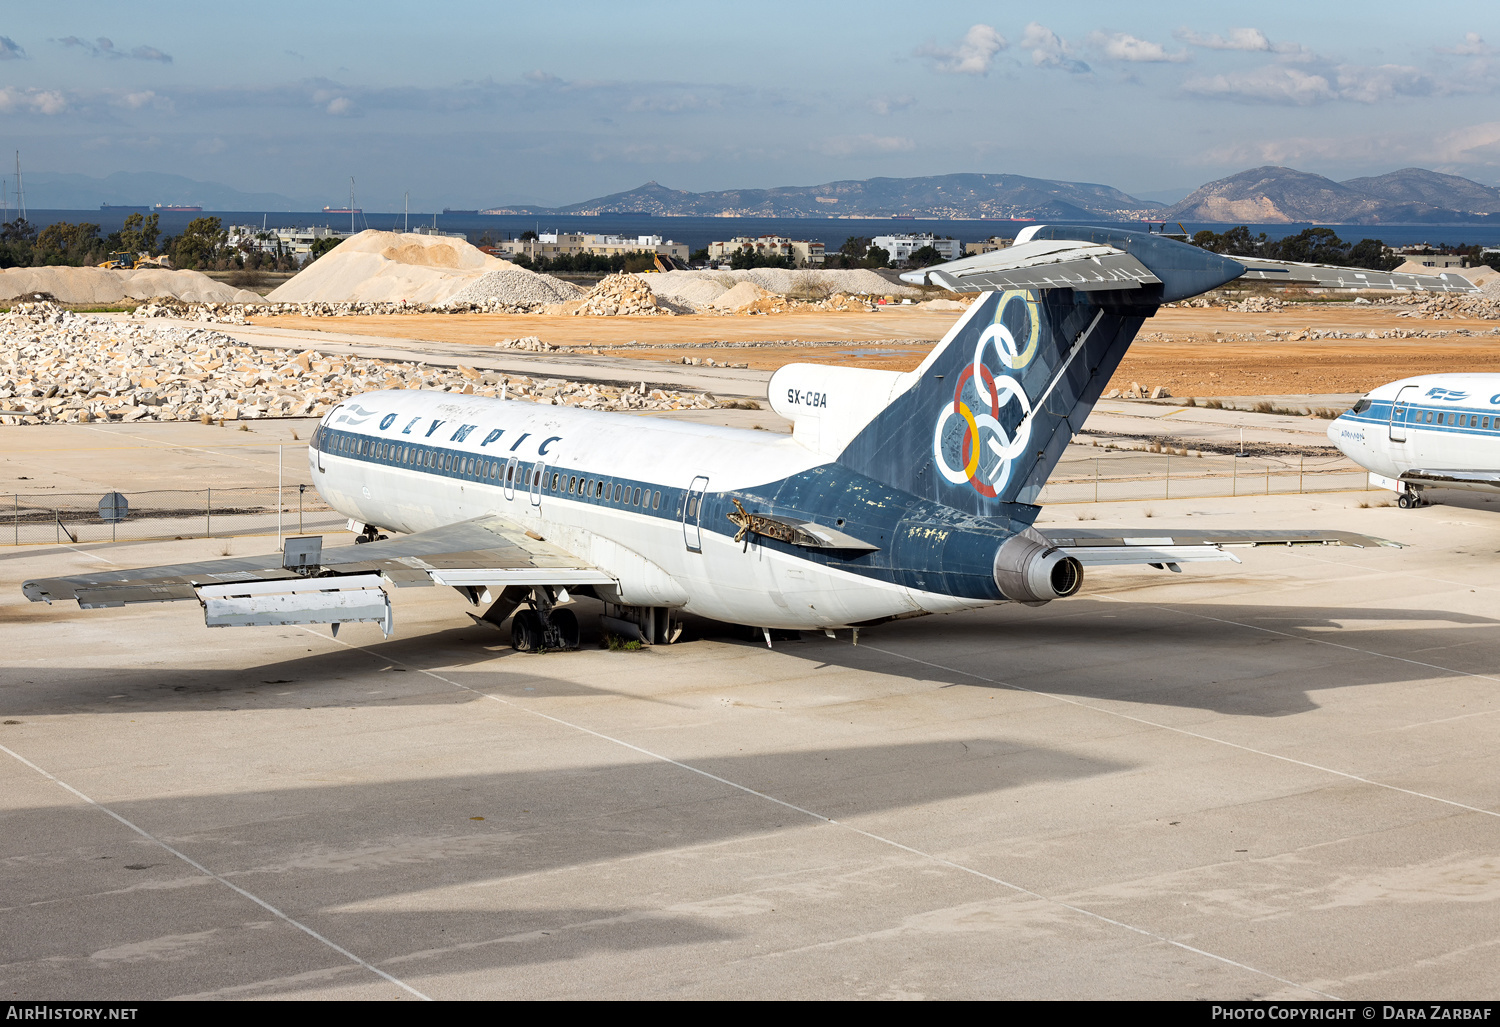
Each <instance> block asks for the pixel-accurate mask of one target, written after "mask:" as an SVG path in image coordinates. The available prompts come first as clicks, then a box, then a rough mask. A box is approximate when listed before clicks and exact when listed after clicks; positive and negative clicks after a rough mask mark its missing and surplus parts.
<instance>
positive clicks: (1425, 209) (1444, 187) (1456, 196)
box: [1159, 167, 1500, 225]
mask: <svg viewBox="0 0 1500 1027" xmlns="http://www.w3.org/2000/svg"><path fill="white" fill-rule="evenodd" d="M1494 212H1500V190H1497V189H1493V188H1491V187H1489V186H1486V185H1481V184H1479V183H1478V182H1471V181H1469V180H1468V179H1467V178H1459V177H1457V176H1455V175H1440V174H1438V173H1437V172H1434V171H1425V170H1423V169H1421V168H1407V169H1405V170H1403V171H1393V172H1391V173H1390V174H1388V175H1380V176H1378V177H1375V178H1354V179H1350V180H1349V181H1347V182H1335V181H1333V180H1332V179H1330V178H1324V177H1323V176H1322V175H1314V174H1309V173H1308V172H1306V171H1297V170H1295V169H1293V168H1279V167H1264V168H1252V169H1251V170H1249V171H1241V172H1240V173H1239V174H1237V175H1230V176H1229V177H1228V178H1221V179H1219V180H1218V181H1216V182H1209V183H1208V184H1207V185H1204V186H1201V187H1200V188H1198V189H1197V190H1196V191H1194V192H1193V193H1191V194H1190V195H1188V196H1186V197H1184V198H1183V199H1182V200H1181V201H1180V202H1178V203H1175V204H1173V205H1172V206H1170V207H1168V208H1166V209H1165V210H1163V211H1161V213H1160V215H1159V216H1160V217H1161V218H1163V219H1164V220H1168V221H1217V222H1225V223H1228V222H1237V223H1241V224H1255V223H1262V224H1270V223H1278V222H1280V223H1286V222H1314V223H1318V224H1346V225H1348V224H1353V225H1360V224H1426V223H1434V224H1439V223H1451V222H1455V221H1474V220H1476V218H1478V219H1479V220H1484V219H1485V216H1486V215H1487V214H1490V213H1494Z"/></svg>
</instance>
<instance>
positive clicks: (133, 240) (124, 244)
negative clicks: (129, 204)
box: [119, 213, 161, 256]
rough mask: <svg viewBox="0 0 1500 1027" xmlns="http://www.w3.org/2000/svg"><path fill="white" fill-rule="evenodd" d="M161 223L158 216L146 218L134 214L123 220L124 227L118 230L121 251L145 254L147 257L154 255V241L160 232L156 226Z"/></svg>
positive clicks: (153, 215)
mask: <svg viewBox="0 0 1500 1027" xmlns="http://www.w3.org/2000/svg"><path fill="white" fill-rule="evenodd" d="M160 221H161V215H160V214H152V215H151V216H150V217H146V216H144V215H142V214H140V213H135V214H131V215H129V216H127V217H126V218H125V225H124V227H122V228H121V229H120V246H119V248H120V249H122V250H129V251H130V252H131V253H145V254H147V255H148V256H150V255H152V254H155V253H156V240H157V238H158V237H159V236H160V234H161V232H160V230H159V228H158V225H159V223H160Z"/></svg>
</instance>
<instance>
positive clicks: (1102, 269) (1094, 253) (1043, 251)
mask: <svg viewBox="0 0 1500 1027" xmlns="http://www.w3.org/2000/svg"><path fill="white" fill-rule="evenodd" d="M901 280H902V281H903V282H910V283H911V284H913V285H940V286H942V287H943V288H944V289H947V290H949V291H950V292H983V291H986V290H989V289H1059V288H1066V289H1077V290H1079V291H1080V292H1092V291H1094V290H1099V289H1139V288H1140V287H1141V286H1143V285H1160V284H1161V279H1160V278H1158V277H1156V275H1154V274H1153V273H1152V272H1151V270H1150V269H1149V268H1148V267H1146V265H1145V264H1142V263H1141V262H1140V261H1139V260H1137V259H1136V258H1135V257H1133V256H1131V255H1130V254H1129V253H1126V252H1125V251H1124V250H1121V249H1117V248H1116V247H1114V246H1108V245H1105V244H1102V243H1092V242H1082V241H1078V240H1074V239H1039V240H1036V241H1034V242H1025V243H1021V244H1020V245H1018V246H1011V247H1009V248H1007V249H1003V250H995V251H994V252H992V253H981V254H979V255H977V256H973V257H964V258H963V259H962V260H951V261H949V262H948V263H946V264H942V265H940V266H938V267H930V268H922V269H920V270H917V271H908V272H906V273H905V274H903V275H902V276H901Z"/></svg>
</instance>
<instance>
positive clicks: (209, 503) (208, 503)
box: [203, 486, 214, 538]
mask: <svg viewBox="0 0 1500 1027" xmlns="http://www.w3.org/2000/svg"><path fill="white" fill-rule="evenodd" d="M203 509H204V515H205V517H206V518H207V520H206V522H205V524H204V528H203V536H204V538H213V537H214V490H213V488H212V487H211V486H210V488H209V490H208V498H207V499H206V500H205V501H204V506H203Z"/></svg>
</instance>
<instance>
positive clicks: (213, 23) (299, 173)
mask: <svg viewBox="0 0 1500 1027" xmlns="http://www.w3.org/2000/svg"><path fill="white" fill-rule="evenodd" d="M1497 95H1500V4H1497V3H1496V2H1495V0H1452V2H1443V3H1436V4H1417V5H1414V4H1411V3H1401V4H1397V3H1383V2H1366V3H1362V4H1359V5H1357V7H1356V6H1350V5H1346V4H1331V3H1307V2H1305V0H1303V2H1300V3H1278V2H1268V3H1261V4H1255V5H1247V4H1243V3H1237V4H1213V3H1202V2H1198V3H1177V2H1158V3H1154V4H1151V5H1144V4H1121V3H1118V2H1114V3H1072V4H1067V5H1060V4H1036V3H1030V4H1021V3H996V2H991V3H945V4H934V3H927V4H913V3H910V2H905V3H871V2H863V3H840V2H828V0H824V2H820V3H811V2H807V0H803V2H800V3H777V2H774V0H759V2H757V3H754V4H746V3H722V2H717V0H698V2H695V3H636V4H618V3H590V2H581V0H573V2H570V3H567V4H536V3H531V4H508V3H438V4H428V5H425V6H423V5H413V4H409V3H401V4H397V3H387V2H383V0H365V2H362V3H342V2H322V3H305V2H304V3H284V2H279V0H270V2H260V3H257V4H254V5H226V4H202V3H170V2H154V3H146V4H140V3H137V4H122V3H119V2H117V0H115V2H110V3H92V2H85V3H47V4H36V3H34V4H26V5H20V4H8V5H6V6H5V8H3V9H0V144H3V149H12V148H15V147H19V148H20V149H21V151H22V156H23V160H24V161H25V164H26V167H28V168H30V169H34V170H38V171H41V170H45V171H59V172H79V173H83V174H89V175H94V176H98V177H103V176H104V175H106V174H109V173H110V172H113V171H161V172H172V173H175V174H181V175H186V176H189V177H191V178H197V179H203V180H210V181H218V182H223V183H225V184H228V185H231V186H234V187H235V188H238V189H242V190H246V191H274V192H280V193H284V194H287V195H290V196H293V197H297V198H299V199H300V198H306V199H307V200H309V201H311V200H314V199H316V200H318V201H319V202H320V203H325V202H326V203H336V202H340V201H342V200H343V199H344V198H345V197H346V196H347V191H348V185H347V183H348V176H350V175H354V176H356V177H357V178H358V180H359V183H360V186H359V188H360V201H361V203H362V204H363V205H364V206H366V207H368V208H370V209H387V210H389V209H399V208H400V205H401V197H402V193H403V192H404V191H405V190H410V191H411V194H412V203H413V207H414V208H424V207H425V208H426V209H432V208H434V207H438V206H443V205H450V206H458V207H471V206H488V205H492V204H498V203H503V202H539V203H548V204H561V203H569V202H573V201H577V200H582V199H586V198H589V197H592V196H597V195H602V194H605V193H609V192H615V191H619V190H622V189H628V188H631V187H633V186H636V185H639V184H640V183H642V182H644V181H647V180H648V179H655V180H657V181H659V182H661V183H662V184H664V185H668V186H672V187H675V188H683V189H692V190H704V189H723V188H734V187H751V188H753V187H763V186H773V185H792V184H814V183H819V182H824V181H829V180H833V179H840V178H869V177H873V176H878V175H890V176H907V175H926V174H943V173H947V172H956V171H985V172H1010V173H1015V174H1023V175H1034V176H1037V177H1043V178H1062V179H1069V180H1075V181H1093V182H1105V183H1108V184H1110V185H1115V186H1118V187H1120V188H1122V189H1125V190H1126V191H1128V192H1133V193H1137V194H1142V193H1144V194H1152V193H1155V192H1159V191H1162V190H1170V189H1177V188H1190V187H1195V186H1197V185H1199V184H1201V183H1203V182H1205V181H1208V180H1210V179H1213V178H1217V177H1222V176H1223V175H1226V174H1230V173H1233V172H1235V171H1240V170H1243V169H1245V168H1249V167H1254V166H1257V165H1260V164H1285V165H1288V166H1291V167H1296V168H1301V169H1303V170H1307V171H1313V172H1317V173H1320V174H1326V175H1329V176H1331V177H1333V178H1349V177H1353V176H1356V175H1365V174H1379V173H1382V172H1385V171H1390V170H1394V169H1396V168H1401V167H1407V166H1413V165H1416V166H1422V167H1431V168H1434V169H1436V170H1442V171H1449V172H1452V173H1456V174H1462V175H1465V176H1467V177H1470V178H1474V179H1476V180H1479V181H1482V182H1486V183H1490V184H1495V183H1497V182H1500V105H1497V103H1496V99H1497ZM143 199H144V198H143Z"/></svg>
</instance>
